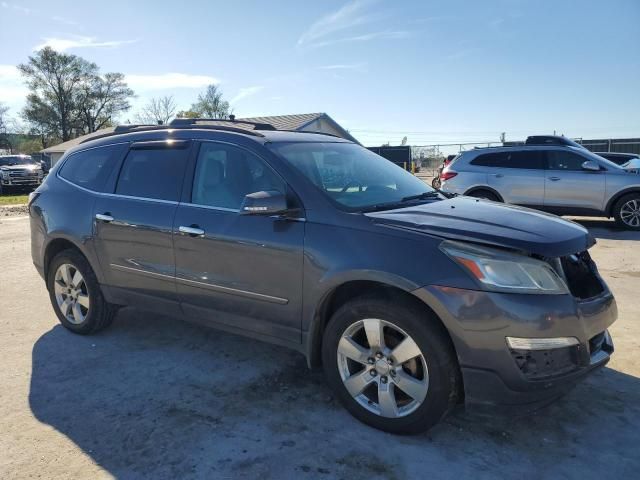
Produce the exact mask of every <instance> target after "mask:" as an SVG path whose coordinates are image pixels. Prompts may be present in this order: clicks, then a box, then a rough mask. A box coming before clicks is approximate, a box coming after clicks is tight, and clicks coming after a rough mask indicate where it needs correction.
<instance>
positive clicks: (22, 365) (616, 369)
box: [0, 216, 640, 480]
mask: <svg viewBox="0 0 640 480" xmlns="http://www.w3.org/2000/svg"><path fill="white" fill-rule="evenodd" d="M583 224H585V225H587V226H588V227H589V228H590V229H591V230H592V231H593V233H594V235H595V236H596V237H597V238H598V245H597V246H596V247H594V248H593V250H592V254H593V257H594V258H595V259H596V261H597V262H598V264H599V266H600V269H601V272H602V274H603V276H604V277H605V279H606V280H607V281H608V282H609V285H610V287H611V288H612V290H613V291H614V293H615V294H616V297H617V301H618V306H619V312H620V316H619V320H618V322H617V323H616V324H615V325H613V328H612V329H611V333H612V336H613V339H614V342H615V344H616V353H615V355H614V356H613V359H612V361H611V362H610V363H609V365H608V366H607V367H605V368H604V369H602V370H601V371H599V372H598V373H596V374H595V375H593V376H591V377H590V378H589V379H588V380H587V381H585V382H584V383H582V384H580V385H579V386H578V387H577V388H575V389H574V390H573V391H572V392H571V393H570V394H569V395H568V396H566V397H565V398H564V399H562V400H561V401H559V402H558V403H556V404H554V405H552V406H551V407H549V408H546V409H544V410H542V411H540V412H539V413H538V414H536V415H533V416H529V417H523V418H509V417H500V416H494V417H491V418H478V417H472V416H470V415H469V414H466V413H465V412H464V411H463V410H460V411H458V412H456V413H455V414H454V415H452V416H450V417H449V418H447V419H446V420H445V421H444V422H443V423H442V424H441V425H439V426H437V427H436V428H434V429H432V430H431V431H430V432H428V433H426V434H423V435H419V436H413V437H401V436H393V435H389V434H385V433H381V432H379V431H376V430H372V429H370V428H368V427H366V426H364V425H362V424H360V423H358V422H357V421H356V420H354V419H353V418H351V417H350V416H349V415H348V414H347V413H346V411H345V410H343V409H342V408H341V407H340V406H339V405H337V404H336V402H335V401H334V399H333V398H332V396H331V393H330V392H329V391H328V389H327V388H326V387H325V385H324V382H323V379H322V376H321V374H319V373H310V372H309V371H308V370H307V369H306V366H305V361H304V358H303V357H302V356H301V355H299V354H297V353H295V352H291V351H288V350H286V349H283V348H279V347H276V346H272V345H267V344H262V343H259V342H257V341H253V340H248V339H244V338H241V337H237V336H233V335H229V334H226V333H220V332H217V331H213V330H207V329H205V328H201V327H197V326H192V325H189V324H185V323H182V322H180V321H178V320H174V319H171V318H162V317H158V316H155V315H149V314H145V313H141V312H139V311H136V310H134V309H125V310H123V311H122V312H121V313H120V314H119V315H118V317H117V318H116V321H115V323H114V325H113V326H112V327H111V328H110V329H108V330H107V331H105V332H103V333H101V334H99V335H96V336H93V337H81V336H77V335H73V334H71V333H69V332H67V331H66V330H65V329H64V328H62V327H61V326H60V325H59V324H58V322H57V320H56V318H55V315H54V313H53V311H52V309H51V306H50V304H49V300H48V297H47V293H46V290H45V287H44V284H43V282H42V280H41V279H40V277H39V276H38V274H37V273H36V271H35V269H34V268H33V266H32V264H31V258H30V252H29V227H28V221H27V219H26V218H24V217H23V216H13V217H6V218H5V217H2V216H0V261H1V268H0V358H1V359H2V362H1V364H0V478H2V479H8V478H91V479H93V478H111V477H117V478H127V479H129V478H143V477H145V478H153V479H164V478H181V477H190V478H191V477H193V478H215V479H218V478H247V479H253V478H262V479H270V478H273V479H287V478H291V479H305V478H309V479H311V478H323V479H324V478H326V479H330V478H344V479H350V480H351V479H354V480H355V479H383V478H384V479H403V478H444V479H456V480H459V479H461V478H474V479H483V478H520V479H536V478H543V477H544V478H580V479H581V480H584V479H598V480H601V479H602V478H615V477H618V478H635V477H637V475H638V473H637V472H638V471H639V470H640V458H639V457H640V456H639V455H638V453H639V450H638V444H639V443H640V360H639V358H640V356H639V355H638V352H639V347H640V326H639V324H638V319H639V317H640V315H639V314H640V303H639V302H638V299H637V295H638V287H639V286H640V256H639V255H638V241H639V240H640V234H637V233H628V232H620V231H617V230H614V229H611V228H610V223H609V222H602V221H583Z"/></svg>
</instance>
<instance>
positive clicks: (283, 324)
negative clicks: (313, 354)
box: [173, 142, 304, 342]
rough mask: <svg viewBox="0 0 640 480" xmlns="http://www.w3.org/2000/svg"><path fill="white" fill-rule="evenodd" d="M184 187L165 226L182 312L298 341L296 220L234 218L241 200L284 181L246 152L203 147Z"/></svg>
mask: <svg viewBox="0 0 640 480" xmlns="http://www.w3.org/2000/svg"><path fill="white" fill-rule="evenodd" d="M191 187H192V188H191V193H190V196H189V198H188V199H187V200H188V202H184V203H181V204H180V205H179V206H178V209H177V213H176V217H175V220H174V222H173V230H174V238H175V241H174V244H175V258H176V285H177V290H178V294H179V296H180V300H181V302H182V309H183V311H184V313H185V314H186V315H187V316H188V317H191V318H192V319H194V320H198V321H202V322H208V323H218V324H222V325H225V326H227V327H228V328H231V329H239V330H243V331H247V330H248V331H253V332H255V333H258V334H262V335H268V336H271V337H278V338H281V339H285V340H289V341H294V342H299V341H300V316H301V309H302V262H303V241H304V222H303V221H301V219H295V220H292V219H284V218H279V217H270V216H260V215H243V214H241V213H240V206H241V203H242V201H243V199H244V196H245V195H247V194H249V193H253V192H256V191H263V190H277V191H280V192H282V193H286V192H287V187H286V184H285V182H284V181H283V180H282V179H281V178H280V177H279V176H278V175H277V174H276V173H275V172H274V171H273V170H272V169H271V168H270V167H269V166H268V165H267V164H266V162H265V161H264V160H262V159H261V158H259V157H258V156H257V155H255V154H254V153H252V152H249V151H247V150H245V149H242V148H240V147H237V146H233V145H229V144H224V143H216V142H203V143H202V144H201V145H200V151H199V153H198V156H197V159H196V165H195V168H194V174H193V182H192V185H191ZM183 199H184V197H183Z"/></svg>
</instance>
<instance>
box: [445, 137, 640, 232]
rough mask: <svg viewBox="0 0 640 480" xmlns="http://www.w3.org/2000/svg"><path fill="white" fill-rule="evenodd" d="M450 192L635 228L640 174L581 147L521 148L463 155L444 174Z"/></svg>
mask: <svg viewBox="0 0 640 480" xmlns="http://www.w3.org/2000/svg"><path fill="white" fill-rule="evenodd" d="M443 173H444V174H446V175H447V177H448V178H447V180H445V181H444V182H443V183H442V189H443V190H444V191H446V192H449V193H457V194H461V195H469V196H472V197H480V198H485V199H488V200H493V201H498V202H505V203H512V204H516V205H522V206H526V207H531V208H536V209H539V210H544V211H547V212H551V213H556V214H558V215H578V216H579V215H588V216H599V217H613V218H615V220H616V222H617V223H618V225H620V226H621V227H624V228H628V229H632V230H640V175H638V174H636V173H633V172H631V171H627V170H625V169H623V168H621V167H620V166H618V165H616V164H615V163H612V162H610V161H608V160H606V159H604V158H602V157H600V156H598V155H596V154H595V153H592V152H590V151H588V150H586V149H584V148H582V147H573V146H564V145H549V146H537V145H522V146H513V147H491V148H478V149H474V150H470V151H466V152H463V153H462V154H461V155H460V156H459V157H458V158H457V159H456V160H455V161H454V162H453V163H452V164H450V165H449V166H448V167H447V168H446V169H445V170H444V172H443Z"/></svg>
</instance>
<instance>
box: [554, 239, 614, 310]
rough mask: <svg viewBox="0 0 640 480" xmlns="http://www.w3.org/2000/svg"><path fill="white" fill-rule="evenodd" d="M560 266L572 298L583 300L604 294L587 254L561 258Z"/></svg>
mask: <svg viewBox="0 0 640 480" xmlns="http://www.w3.org/2000/svg"><path fill="white" fill-rule="evenodd" d="M560 265H561V267H562V273H563V274H564V278H565V280H566V281H567V286H568V287H569V291H570V292H571V295H573V296H574V297H576V298H578V299H580V300H585V299H587V298H592V297H595V296H597V295H600V294H601V293H602V292H604V285H603V283H602V280H601V279H600V276H599V275H598V270H597V268H596V265H595V263H594V262H593V260H591V256H590V255H589V252H587V251H584V252H581V253H576V254H575V255H569V256H568V257H562V258H561V259H560Z"/></svg>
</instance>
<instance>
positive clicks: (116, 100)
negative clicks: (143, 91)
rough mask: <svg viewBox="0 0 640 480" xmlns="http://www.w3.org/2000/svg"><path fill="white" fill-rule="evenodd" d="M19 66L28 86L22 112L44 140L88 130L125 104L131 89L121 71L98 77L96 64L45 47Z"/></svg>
mask: <svg viewBox="0 0 640 480" xmlns="http://www.w3.org/2000/svg"><path fill="white" fill-rule="evenodd" d="M18 69H19V70H20V72H21V73H22V75H23V77H24V78H25V82H26V84H27V86H28V88H29V90H30V93H29V94H28V95H27V105H26V107H25V108H24V111H23V116H24V118H25V120H26V121H27V122H28V123H29V125H30V126H31V130H32V131H33V132H34V133H37V134H38V135H41V137H42V138H43V141H44V139H45V137H46V138H58V139H60V140H62V141H63V142H64V141H67V140H69V139H71V138H73V136H75V135H80V134H83V133H88V132H93V131H95V130H97V129H99V128H101V126H104V125H106V124H107V123H108V122H110V121H111V119H112V118H113V117H114V116H116V115H118V114H119V113H121V112H124V111H126V110H128V109H129V107H130V106H129V99H130V98H131V97H132V96H133V91H132V90H131V89H129V88H128V87H127V84H126V83H125V81H124V76H123V75H122V74H120V73H108V74H106V75H104V76H101V75H100V70H99V68H98V66H97V65H96V64H95V63H92V62H89V61H87V60H85V59H83V58H81V57H78V56H76V55H70V54H65V53H58V52H56V51H55V50H53V49H52V48H50V47H45V48H43V49H42V50H39V51H38V52H36V53H35V54H34V55H33V56H31V57H29V61H28V62H27V63H24V64H21V65H18Z"/></svg>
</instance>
